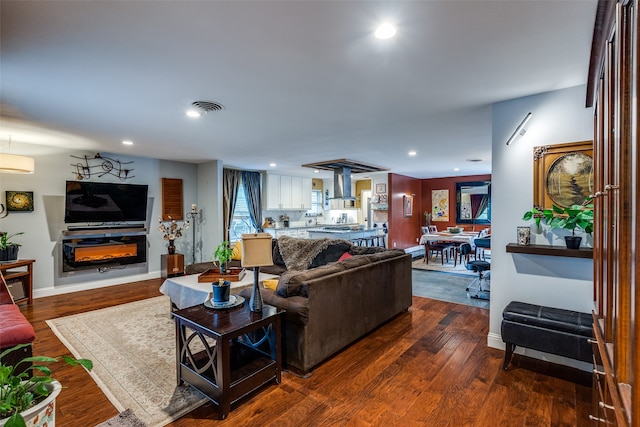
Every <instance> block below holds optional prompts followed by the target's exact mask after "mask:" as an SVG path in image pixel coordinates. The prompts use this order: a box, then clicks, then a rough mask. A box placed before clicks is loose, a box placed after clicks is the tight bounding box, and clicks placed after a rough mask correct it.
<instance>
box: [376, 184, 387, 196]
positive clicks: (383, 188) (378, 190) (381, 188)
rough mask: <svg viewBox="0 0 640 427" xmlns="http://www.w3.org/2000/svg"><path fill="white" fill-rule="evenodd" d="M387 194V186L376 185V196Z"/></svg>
mask: <svg viewBox="0 0 640 427" xmlns="http://www.w3.org/2000/svg"><path fill="white" fill-rule="evenodd" d="M386 192H387V184H376V194H384V193H386Z"/></svg>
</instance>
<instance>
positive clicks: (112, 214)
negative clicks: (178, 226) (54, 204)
mask: <svg viewBox="0 0 640 427" xmlns="http://www.w3.org/2000/svg"><path fill="white" fill-rule="evenodd" d="M147 191H148V186H147V185H140V184H112V183H106V182H83V181H67V188H66V191H65V207H64V222H66V223H75V222H124V221H146V219H147Z"/></svg>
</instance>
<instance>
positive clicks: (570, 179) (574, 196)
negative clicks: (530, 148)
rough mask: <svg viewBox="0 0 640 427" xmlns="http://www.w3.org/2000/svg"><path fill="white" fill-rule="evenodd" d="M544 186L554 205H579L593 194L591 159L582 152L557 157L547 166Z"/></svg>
mask: <svg viewBox="0 0 640 427" xmlns="http://www.w3.org/2000/svg"><path fill="white" fill-rule="evenodd" d="M545 186H546V190H547V194H548V195H549V197H550V198H551V200H552V201H553V203H555V204H556V205H558V206H561V207H566V208H568V207H570V206H572V205H581V204H582V203H583V202H584V201H585V200H586V199H587V198H588V197H589V195H591V194H593V159H592V158H591V157H590V156H588V155H586V154H584V153H567V154H564V155H562V156H560V157H558V158H557V159H556V160H555V161H554V162H553V163H552V164H551V166H550V167H549V171H548V172H547V179H546V183H545Z"/></svg>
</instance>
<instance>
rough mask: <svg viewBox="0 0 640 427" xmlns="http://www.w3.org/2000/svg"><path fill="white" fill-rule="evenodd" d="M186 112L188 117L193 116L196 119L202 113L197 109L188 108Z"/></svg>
mask: <svg viewBox="0 0 640 427" xmlns="http://www.w3.org/2000/svg"><path fill="white" fill-rule="evenodd" d="M185 114H186V115H187V117H192V118H194V119H197V118H198V117H200V116H201V115H202V114H200V113H199V112H197V111H196V110H187V112H186V113H185Z"/></svg>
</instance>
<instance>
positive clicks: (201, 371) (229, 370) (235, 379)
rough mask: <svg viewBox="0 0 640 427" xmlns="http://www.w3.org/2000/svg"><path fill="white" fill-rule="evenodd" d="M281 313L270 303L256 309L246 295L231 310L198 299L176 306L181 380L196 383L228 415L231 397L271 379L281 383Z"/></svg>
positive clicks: (236, 399)
mask: <svg viewBox="0 0 640 427" xmlns="http://www.w3.org/2000/svg"><path fill="white" fill-rule="evenodd" d="M281 315H282V311H280V310H279V309H278V308H276V307H273V306H270V305H266V304H265V305H264V307H263V309H262V312H257V313H255V312H252V311H251V310H249V304H248V302H247V301H245V303H244V304H243V305H242V306H240V307H237V308H232V309H230V310H216V309H209V308H206V307H205V306H204V305H203V304H199V305H196V306H193V307H189V308H185V309H182V310H178V311H175V312H173V316H174V318H175V321H176V370H177V380H178V385H182V384H183V383H184V382H187V383H188V384H190V385H192V386H193V387H195V388H197V389H198V390H199V391H200V392H202V393H203V394H204V395H206V396H207V397H208V398H209V400H211V402H213V404H214V405H216V406H217V407H218V408H219V410H220V416H221V418H222V419H224V418H226V417H227V415H228V414H229V411H230V410H231V404H232V403H235V402H236V401H238V400H239V399H241V398H242V397H244V396H246V395H247V394H249V393H251V392H253V391H255V390H256V389H258V388H259V387H261V386H263V385H265V384H267V383H269V382H271V381H274V380H275V382H276V384H279V383H280V380H281V372H282V358H281V355H280V352H281V350H280V343H281V340H282V334H281V326H280V322H281V319H280V317H281ZM207 338H208V339H209V341H207ZM211 340H214V341H215V345H211V344H210V342H211ZM203 348H204V350H202V349H203Z"/></svg>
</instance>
